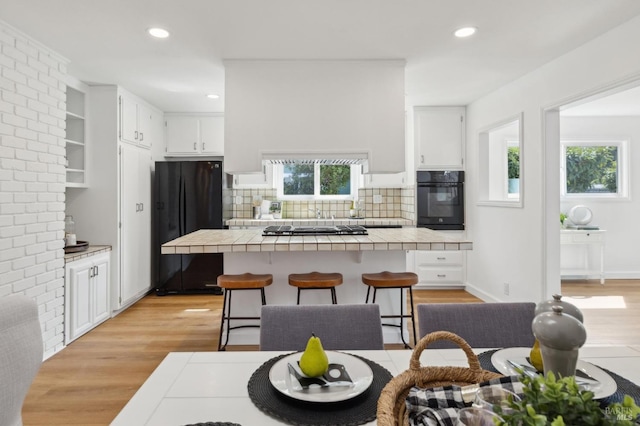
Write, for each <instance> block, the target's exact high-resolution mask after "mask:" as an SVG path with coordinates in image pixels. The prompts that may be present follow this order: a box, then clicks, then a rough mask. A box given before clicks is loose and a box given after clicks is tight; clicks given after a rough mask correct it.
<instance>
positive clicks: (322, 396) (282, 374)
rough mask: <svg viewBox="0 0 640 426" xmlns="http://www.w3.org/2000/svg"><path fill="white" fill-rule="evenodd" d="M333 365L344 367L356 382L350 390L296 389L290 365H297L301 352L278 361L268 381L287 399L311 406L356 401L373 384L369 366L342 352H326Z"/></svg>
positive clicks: (340, 387)
mask: <svg viewBox="0 0 640 426" xmlns="http://www.w3.org/2000/svg"><path fill="white" fill-rule="evenodd" d="M326 352H327V357H328V358H329V362H330V363H336V364H342V365H344V368H345V369H346V370H347V373H349V377H351V380H352V381H353V386H349V387H343V386H339V387H327V388H319V387H316V388H309V389H306V390H303V389H300V387H298V386H294V384H293V383H292V382H295V383H296V384H297V381H296V379H295V377H291V374H290V373H289V369H288V367H287V363H291V364H293V365H297V363H298V361H300V357H301V356H302V352H298V353H295V354H291V355H287V356H285V357H283V358H281V359H279V360H278V361H276V362H275V363H274V364H273V365H272V366H271V370H269V380H270V381H271V384H272V385H273V387H274V388H276V390H278V391H279V392H281V393H283V394H285V395H287V396H288V397H291V398H295V399H299V400H301V401H309V402H338V401H344V400H347V399H351V398H355V397H356V396H358V395H360V394H361V393H362V392H364V391H366V390H367V389H369V386H371V383H372V382H373V371H371V368H370V367H369V365H367V363H366V362H364V361H362V360H361V359H359V358H357V357H355V356H353V355H350V354H346V353H343V352H334V351H326Z"/></svg>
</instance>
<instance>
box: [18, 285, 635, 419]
mask: <svg viewBox="0 0 640 426" xmlns="http://www.w3.org/2000/svg"><path fill="white" fill-rule="evenodd" d="M562 291H563V294H565V295H575V296H603V295H621V296H622V297H623V298H624V302H625V303H626V309H590V310H588V311H585V317H586V321H585V323H586V326H587V330H588V336H589V337H588V338H589V343H616V344H635V345H639V344H640V342H639V341H640V325H639V324H640V309H639V308H640V282H639V281H608V282H607V284H606V286H604V287H603V286H600V284H597V283H593V282H572V283H570V284H566V285H563V288H562ZM426 302H429V303H452V302H470V303H473V302H480V300H479V299H477V298H475V297H474V296H472V295H470V294H469V293H466V292H464V291H462V290H417V291H415V293H414V304H418V303H426ZM221 308H222V296H207V295H204V296H203V295H197V296H164V297H157V296H155V295H149V296H147V297H145V298H143V299H142V300H141V301H139V302H138V303H136V304H135V305H134V306H132V307H131V308H129V309H128V310H126V311H125V312H123V313H121V314H120V315H118V316H116V317H115V318H112V319H110V320H108V321H107V322H105V323H103V324H102V325H100V326H99V327H97V328H96V329H94V330H92V331H91V332H89V333H88V334H86V335H84V336H82V337H81V338H79V339H78V340H76V341H74V342H73V343H71V344H70V345H69V346H68V347H67V348H65V349H64V350H63V351H62V352H60V353H58V354H56V355H54V356H53V357H51V358H50V359H48V360H47V361H45V362H44V363H43V365H42V368H41V369H40V372H39V373H38V376H37V377H36V379H35V381H34V383H33V385H32V386H31V389H30V392H29V395H28V396H27V399H26V401H25V405H24V409H23V420H24V424H25V426H37V425H47V426H52V425H83V426H91V425H108V424H109V423H110V422H111V421H112V420H113V419H114V417H115V416H116V415H117V414H118V412H119V411H120V410H121V409H122V408H123V407H124V405H125V404H126V403H127V401H128V400H129V399H131V397H132V396H133V395H134V394H135V392H136V391H137V390H138V388H139V387H140V386H141V385H142V383H143V382H144V381H145V380H146V379H147V377H149V375H150V374H151V373H152V372H153V370H154V369H155V368H156V367H157V365H158V364H159V363H160V362H161V361H162V359H163V358H164V357H165V356H166V355H167V353H169V352H174V351H215V350H216V348H217V345H218V333H219V322H220V313H221ZM392 347H394V348H400V347H401V346H399V345H398V346H392ZM255 349H257V347H255V346H250V347H229V350H255Z"/></svg>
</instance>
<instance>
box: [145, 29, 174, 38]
mask: <svg viewBox="0 0 640 426" xmlns="http://www.w3.org/2000/svg"><path fill="white" fill-rule="evenodd" d="M147 32H148V33H149V35H151V36H153V37H156V38H167V37H169V31H167V30H165V29H164V28H149V29H148V30H147Z"/></svg>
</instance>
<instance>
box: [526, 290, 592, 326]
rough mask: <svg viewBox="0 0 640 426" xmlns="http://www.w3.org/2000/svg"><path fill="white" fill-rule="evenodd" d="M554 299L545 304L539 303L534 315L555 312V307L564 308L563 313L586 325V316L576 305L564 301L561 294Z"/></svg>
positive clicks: (555, 295) (546, 301)
mask: <svg viewBox="0 0 640 426" xmlns="http://www.w3.org/2000/svg"><path fill="white" fill-rule="evenodd" d="M552 297H553V299H551V300H545V301H544V302H540V303H538V304H537V305H536V309H535V311H534V313H533V315H534V316H537V315H538V314H541V313H543V312H553V307H554V306H562V312H563V313H565V314H568V315H571V316H572V317H574V318H575V319H577V320H578V321H580V322H582V323H584V316H583V315H582V311H581V310H580V309H578V307H577V306H576V305H574V304H572V303H569V302H565V301H564V300H562V295H561V294H554V295H553V296H552Z"/></svg>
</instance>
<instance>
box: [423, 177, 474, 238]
mask: <svg viewBox="0 0 640 426" xmlns="http://www.w3.org/2000/svg"><path fill="white" fill-rule="evenodd" d="M416 182H417V185H418V191H417V204H418V220H417V225H418V227H423V228H431V229H437V230H462V229H464V187H463V185H464V172H463V171H441V170H438V171H422V170H421V171H418V173H417V176H416Z"/></svg>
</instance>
